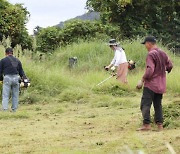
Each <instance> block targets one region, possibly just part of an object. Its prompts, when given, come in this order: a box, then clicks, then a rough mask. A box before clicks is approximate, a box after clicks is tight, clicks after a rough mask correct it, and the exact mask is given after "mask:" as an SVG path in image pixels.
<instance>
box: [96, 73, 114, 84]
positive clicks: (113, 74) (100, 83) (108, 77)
mask: <svg viewBox="0 0 180 154" xmlns="http://www.w3.org/2000/svg"><path fill="white" fill-rule="evenodd" d="M114 76H116V74H113V75H111V76H110V77H108V78H107V79H105V80H103V81H101V82H100V83H99V84H97V85H96V86H100V85H101V84H103V83H104V82H106V81H108V80H109V79H111V78H112V77H114Z"/></svg>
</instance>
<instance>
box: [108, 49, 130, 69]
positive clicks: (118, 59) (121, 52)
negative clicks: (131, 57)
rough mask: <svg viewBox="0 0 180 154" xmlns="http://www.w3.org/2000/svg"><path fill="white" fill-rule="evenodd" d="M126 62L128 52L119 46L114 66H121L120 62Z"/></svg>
mask: <svg viewBox="0 0 180 154" xmlns="http://www.w3.org/2000/svg"><path fill="white" fill-rule="evenodd" d="M126 62H127V58H126V54H125V52H124V50H123V49H122V48H119V47H118V48H117V49H116V51H115V55H114V58H113V60H112V62H111V64H112V65H114V66H119V65H120V64H123V63H126Z"/></svg>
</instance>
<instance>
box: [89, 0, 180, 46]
mask: <svg viewBox="0 0 180 154" xmlns="http://www.w3.org/2000/svg"><path fill="white" fill-rule="evenodd" d="M87 8H88V9H89V10H94V11H98V12H100V13H101V20H102V22H103V23H105V24H106V23H115V24H117V25H119V27H120V29H121V31H122V32H123V35H124V36H125V37H128V38H130V37H132V36H137V35H140V36H143V35H147V34H152V35H155V36H156V37H159V38H161V39H162V40H163V42H165V43H168V44H172V43H171V40H173V42H174V43H175V44H176V46H179V45H178V44H179V40H178V38H179V37H178V36H179V27H180V25H179V24H180V11H179V10H180V2H179V1H177V0H168V1H167V0H159V1H158V0H150V1H149V0H87ZM170 46H171V45H170Z"/></svg>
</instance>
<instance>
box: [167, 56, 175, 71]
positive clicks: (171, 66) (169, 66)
mask: <svg viewBox="0 0 180 154" xmlns="http://www.w3.org/2000/svg"><path fill="white" fill-rule="evenodd" d="M172 68H173V64H172V62H171V60H170V59H169V57H168V58H167V62H166V71H167V72H168V73H170V72H171V70H172Z"/></svg>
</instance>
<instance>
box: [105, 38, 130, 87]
mask: <svg viewBox="0 0 180 154" xmlns="http://www.w3.org/2000/svg"><path fill="white" fill-rule="evenodd" d="M109 46H110V48H111V49H112V50H113V51H114V52H115V55H114V58H113V60H112V62H111V63H110V65H108V66H106V67H105V69H107V70H109V69H112V70H116V69H117V79H118V80H119V81H121V82H122V83H125V84H126V83H127V82H128V81H127V75H128V62H127V58H126V54H125V52H124V49H122V48H121V47H120V45H119V43H117V42H116V40H115V39H111V40H110V41H109Z"/></svg>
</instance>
